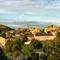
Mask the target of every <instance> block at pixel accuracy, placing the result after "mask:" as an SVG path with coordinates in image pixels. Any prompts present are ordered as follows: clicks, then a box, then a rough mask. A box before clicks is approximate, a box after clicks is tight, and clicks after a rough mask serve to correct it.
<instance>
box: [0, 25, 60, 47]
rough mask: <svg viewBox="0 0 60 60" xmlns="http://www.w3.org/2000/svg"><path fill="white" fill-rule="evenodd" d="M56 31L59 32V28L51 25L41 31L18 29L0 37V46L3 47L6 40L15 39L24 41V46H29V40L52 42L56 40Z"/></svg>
mask: <svg viewBox="0 0 60 60" xmlns="http://www.w3.org/2000/svg"><path fill="white" fill-rule="evenodd" d="M57 31H60V27H57V26H54V25H51V26H48V27H45V28H43V29H40V28H18V29H15V30H10V31H6V32H5V33H2V35H1V36H0V45H2V46H5V42H6V41H7V40H12V39H14V38H15V37H19V38H20V40H25V44H30V42H31V40H33V39H35V40H39V41H46V40H53V39H55V38H56V33H57Z"/></svg>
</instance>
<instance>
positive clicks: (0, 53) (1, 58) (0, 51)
mask: <svg viewBox="0 0 60 60" xmlns="http://www.w3.org/2000/svg"><path fill="white" fill-rule="evenodd" d="M0 60H8V59H7V56H5V54H4V52H3V49H2V48H0Z"/></svg>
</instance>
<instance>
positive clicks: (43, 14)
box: [0, 0, 60, 23]
mask: <svg viewBox="0 0 60 60" xmlns="http://www.w3.org/2000/svg"><path fill="white" fill-rule="evenodd" d="M16 21H17V22H19V21H43V22H58V23H60V0H0V22H16Z"/></svg>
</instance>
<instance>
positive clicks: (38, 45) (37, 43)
mask: <svg viewBox="0 0 60 60" xmlns="http://www.w3.org/2000/svg"><path fill="white" fill-rule="evenodd" d="M31 46H33V48H34V49H42V47H43V45H42V43H41V42H40V41H38V40H32V41H31Z"/></svg>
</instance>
